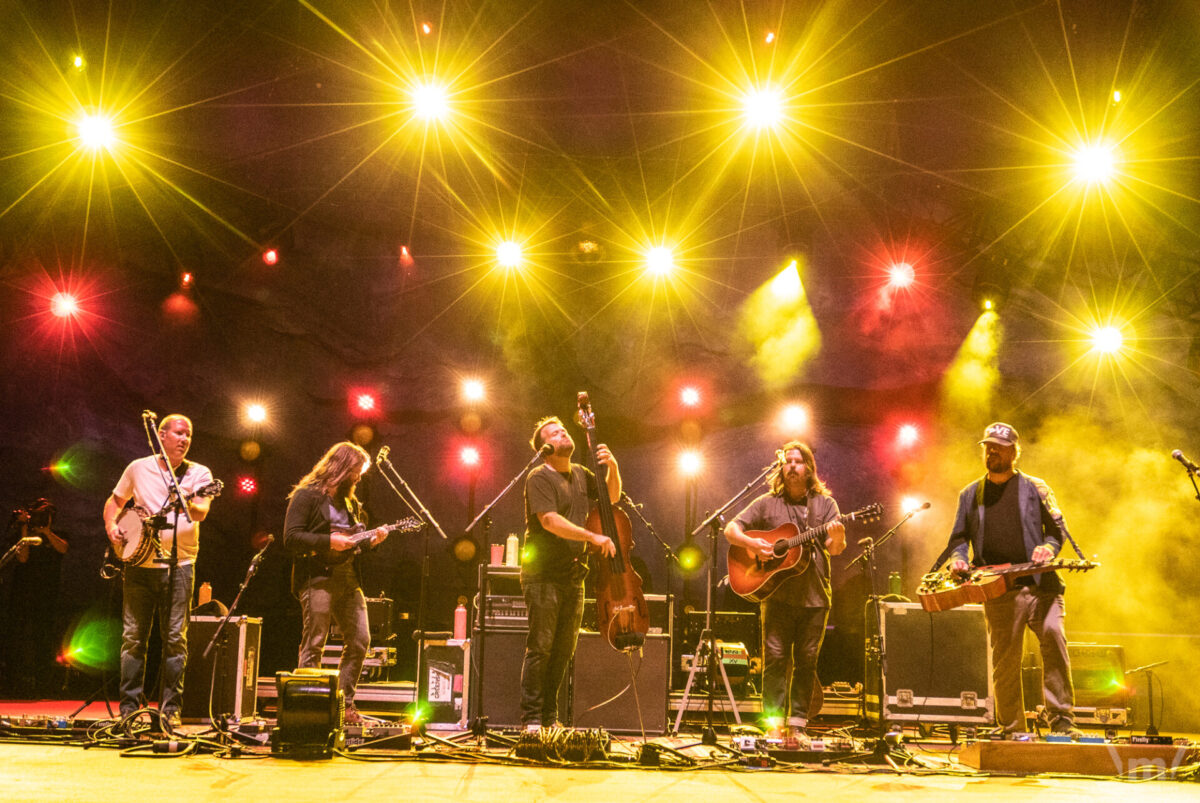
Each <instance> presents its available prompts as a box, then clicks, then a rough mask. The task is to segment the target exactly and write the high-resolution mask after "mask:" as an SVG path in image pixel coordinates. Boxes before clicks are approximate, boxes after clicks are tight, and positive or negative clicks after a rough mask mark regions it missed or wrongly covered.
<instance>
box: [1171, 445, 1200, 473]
mask: <svg viewBox="0 0 1200 803" xmlns="http://www.w3.org/2000/svg"><path fill="white" fill-rule="evenodd" d="M1171 457H1174V458H1175V459H1176V460H1178V461H1179V462H1180V463H1183V467H1184V468H1186V469H1187V470H1188V471H1190V472H1192V473H1193V474H1200V466H1198V465H1196V464H1195V463H1193V462H1192V461H1191V460H1188V459H1187V457H1186V456H1185V455H1184V454H1183V452H1181V451H1179V450H1178V449H1176V450H1175V451H1173V452H1171Z"/></svg>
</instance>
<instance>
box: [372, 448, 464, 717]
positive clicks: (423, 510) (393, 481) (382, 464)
mask: <svg viewBox="0 0 1200 803" xmlns="http://www.w3.org/2000/svg"><path fill="white" fill-rule="evenodd" d="M390 451H391V449H390V448H389V447H387V446H384V447H383V448H381V449H380V450H379V455H378V456H377V457H376V458H375V462H376V463H377V464H378V465H379V474H380V476H382V477H383V478H384V480H386V481H387V484H388V485H390V486H391V488H392V490H393V491H395V492H396V496H398V497H400V500H401V501H402V502H404V504H406V505H408V507H409V508H410V509H412V507H413V505H414V504H415V505H416V510H415V512H416V513H417V516H418V517H420V519H421V520H422V521H424V522H425V527H424V528H423V534H424V538H423V541H424V544H423V546H422V555H421V588H420V591H419V596H418V601H417V629H416V632H415V633H413V638H414V639H416V641H417V674H416V676H415V680H416V687H415V688H416V689H417V690H419V689H420V688H421V670H422V664H423V663H424V660H425V656H424V652H425V603H426V598H427V586H428V585H429V530H430V528H431V527H432V528H433V530H434V531H435V532H436V533H437V534H438V535H440V536H441V537H442V540H443V541H446V540H448V539H447V538H446V531H445V530H443V529H442V525H440V524H438V523H437V519H435V518H434V517H433V514H432V513H430V512H429V508H427V507H425V505H424V503H423V502H421V498H420V497H419V496H417V495H416V494H415V493H413V489H412V488H410V487H409V485H408V483H407V482H405V481H404V478H403V477H401V476H400V472H398V471H396V467H395V466H393V465H392V461H391V460H389V459H388V453H389V452H390ZM389 473H390V474H391V476H390V477H389V476H388V474H389ZM401 488H403V489H404V490H403V492H402V491H401ZM406 494H407V495H406ZM410 500H411V501H410ZM419 702H420V700H419V699H417V698H416V697H415V692H414V699H413V710H414V711H415V710H416V709H417V705H418V703H419Z"/></svg>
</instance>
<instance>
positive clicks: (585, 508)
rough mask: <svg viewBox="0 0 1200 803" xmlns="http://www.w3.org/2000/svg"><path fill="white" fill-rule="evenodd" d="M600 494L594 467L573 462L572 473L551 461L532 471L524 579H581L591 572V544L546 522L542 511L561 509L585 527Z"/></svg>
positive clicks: (528, 483) (528, 480) (528, 481)
mask: <svg viewBox="0 0 1200 803" xmlns="http://www.w3.org/2000/svg"><path fill="white" fill-rule="evenodd" d="M595 498H596V477H595V475H594V474H592V472H591V470H590V469H588V468H586V467H584V466H581V465H579V464H578V463H572V464H571V471H570V473H569V474H564V473H561V472H558V471H555V470H554V469H553V468H552V467H551V466H550V465H549V464H546V463H543V464H542V465H540V466H538V467H537V468H535V469H534V470H533V471H531V472H529V476H528V477H527V478H526V480H525V548H524V550H522V559H521V579H522V580H525V581H528V580H548V581H555V582H577V581H579V580H581V579H583V577H584V575H585V574H586V573H587V555H586V553H585V550H586V547H587V545H586V544H585V543H584V542H583V541H570V540H568V539H566V538H560V537H559V536H557V535H555V534H554V533H552V532H550V531H549V530H547V529H546V528H545V527H543V526H542V522H541V519H539V518H538V514H539V513H552V512H553V513H558V514H559V515H560V516H562V517H563V518H564V519H566V520H567V521H569V522H571V523H572V524H576V525H578V526H580V527H582V526H583V525H584V524H585V523H586V522H587V517H588V513H589V512H590V511H591V508H592V500H594V499H595Z"/></svg>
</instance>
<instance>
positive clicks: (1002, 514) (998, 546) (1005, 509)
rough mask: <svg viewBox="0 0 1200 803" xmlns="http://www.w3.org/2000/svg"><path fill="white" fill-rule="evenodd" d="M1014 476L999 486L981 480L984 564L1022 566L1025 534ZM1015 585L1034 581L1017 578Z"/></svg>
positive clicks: (986, 480)
mask: <svg viewBox="0 0 1200 803" xmlns="http://www.w3.org/2000/svg"><path fill="white" fill-rule="evenodd" d="M1015 479H1016V476H1015V475H1014V476H1013V477H1010V478H1009V479H1007V480H1005V481H1004V482H1002V483H995V482H992V481H991V480H989V479H985V480H984V481H983V508H984V511H983V562H984V563H985V564H988V565H993V564H997V563H1024V562H1026V561H1027V560H1029V557H1028V556H1027V555H1026V554H1025V534H1024V531H1023V529H1022V527H1021V505H1020V491H1021V486H1020V483H1017V482H1015V481H1014V480H1015ZM1016 583H1017V585H1033V578H1031V577H1020V578H1017V580H1016Z"/></svg>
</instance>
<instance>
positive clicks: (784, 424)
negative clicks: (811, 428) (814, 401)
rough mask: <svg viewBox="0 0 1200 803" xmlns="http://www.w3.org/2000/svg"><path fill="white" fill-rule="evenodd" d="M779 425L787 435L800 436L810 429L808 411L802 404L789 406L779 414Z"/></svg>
mask: <svg viewBox="0 0 1200 803" xmlns="http://www.w3.org/2000/svg"><path fill="white" fill-rule="evenodd" d="M779 424H780V427H781V428H782V429H783V431H784V434H785V435H789V436H791V435H799V434H801V433H802V432H804V430H806V429H807V428H808V410H807V409H806V408H805V407H804V406H803V405H800V404H789V405H788V406H786V407H784V408H783V412H782V413H780V414H779Z"/></svg>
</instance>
